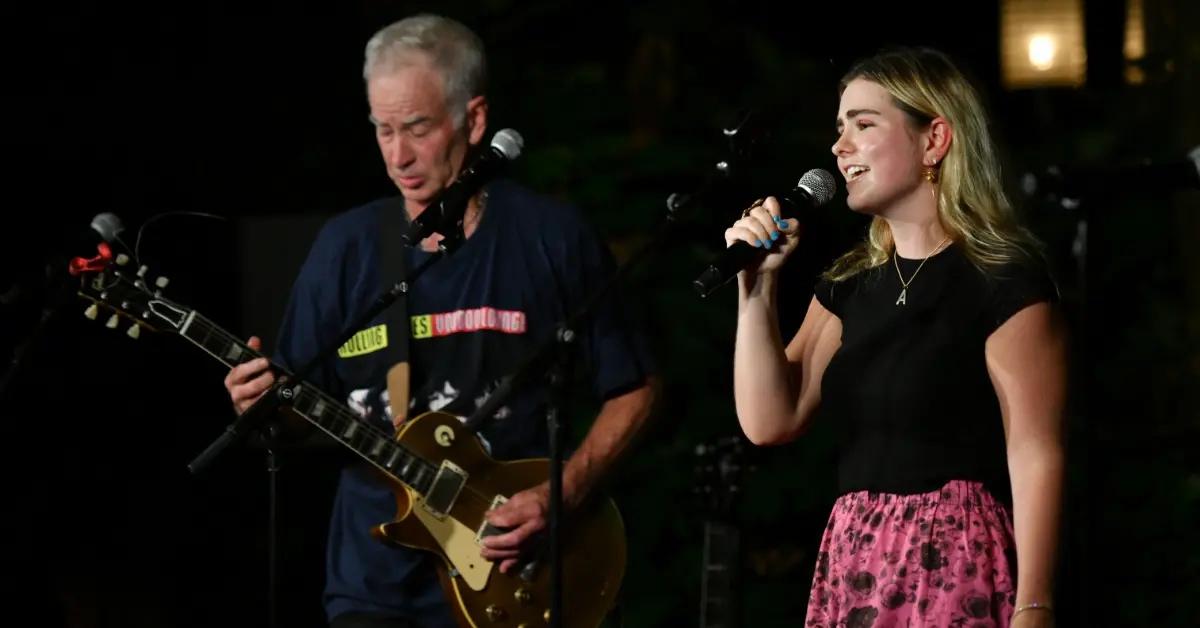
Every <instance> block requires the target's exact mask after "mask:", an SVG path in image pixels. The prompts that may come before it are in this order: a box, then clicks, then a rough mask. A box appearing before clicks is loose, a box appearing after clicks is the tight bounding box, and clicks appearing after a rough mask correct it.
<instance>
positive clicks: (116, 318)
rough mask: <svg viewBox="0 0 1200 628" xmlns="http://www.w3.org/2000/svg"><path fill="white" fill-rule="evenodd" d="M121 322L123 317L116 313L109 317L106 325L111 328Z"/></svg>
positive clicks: (114, 327)
mask: <svg viewBox="0 0 1200 628" xmlns="http://www.w3.org/2000/svg"><path fill="white" fill-rule="evenodd" d="M120 323H121V317H120V316H117V315H116V314H113V315H112V316H111V317H109V319H108V322H106V323H104V326H105V327H107V328H109V329H116V328H117V325H118V324H120Z"/></svg>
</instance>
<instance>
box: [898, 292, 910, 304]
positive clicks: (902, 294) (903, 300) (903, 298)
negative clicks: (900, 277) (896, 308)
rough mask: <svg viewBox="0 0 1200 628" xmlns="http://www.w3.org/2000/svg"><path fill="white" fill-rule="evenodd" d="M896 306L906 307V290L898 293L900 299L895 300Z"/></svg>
mask: <svg viewBox="0 0 1200 628" xmlns="http://www.w3.org/2000/svg"><path fill="white" fill-rule="evenodd" d="M896 305H908V288H905V289H903V290H901V291H900V298H899V299H896Z"/></svg>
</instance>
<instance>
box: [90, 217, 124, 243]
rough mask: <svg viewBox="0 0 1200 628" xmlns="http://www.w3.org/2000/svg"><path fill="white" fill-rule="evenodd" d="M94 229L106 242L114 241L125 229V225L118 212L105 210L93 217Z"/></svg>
mask: <svg viewBox="0 0 1200 628" xmlns="http://www.w3.org/2000/svg"><path fill="white" fill-rule="evenodd" d="M92 229H93V230H94V231H95V232H96V233H99V234H100V237H101V238H104V241H105V242H113V241H114V240H116V239H117V236H119V235H121V232H122V231H124V230H125V225H123V224H121V219H120V218H119V217H117V215H116V214H113V213H110V212H104V213H103V214H96V216H95V217H94V218H92Z"/></svg>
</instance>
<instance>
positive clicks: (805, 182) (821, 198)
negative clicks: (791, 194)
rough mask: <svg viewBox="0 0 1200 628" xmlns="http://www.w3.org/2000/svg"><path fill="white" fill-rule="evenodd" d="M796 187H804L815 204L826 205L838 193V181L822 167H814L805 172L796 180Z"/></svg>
mask: <svg viewBox="0 0 1200 628" xmlns="http://www.w3.org/2000/svg"><path fill="white" fill-rule="evenodd" d="M796 187H798V188H803V189H804V190H805V191H807V192H808V193H809V194H810V195H811V196H812V199H813V205H824V204H825V203H828V202H829V201H830V200H832V199H833V195H834V194H835V193H837V181H836V180H834V178H833V175H831V174H829V172H828V171H825V170H822V169H820V168H813V169H812V170H809V171H808V172H806V173H804V176H802V177H800V180H799V181H797V182H796Z"/></svg>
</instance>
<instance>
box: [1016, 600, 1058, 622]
mask: <svg viewBox="0 0 1200 628" xmlns="http://www.w3.org/2000/svg"><path fill="white" fill-rule="evenodd" d="M1024 611H1046V612H1047V613H1051V614H1053V613H1054V609H1053V608H1050V605H1049V604H1042V603H1041V602H1030V603H1028V604H1022V605H1021V606H1018V607H1017V610H1015V611H1013V614H1012V616H1011V617H1010V618H1009V620H1010V621H1011V620H1013V619H1016V617H1017V615H1019V614H1021V613H1023V612H1024Z"/></svg>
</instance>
